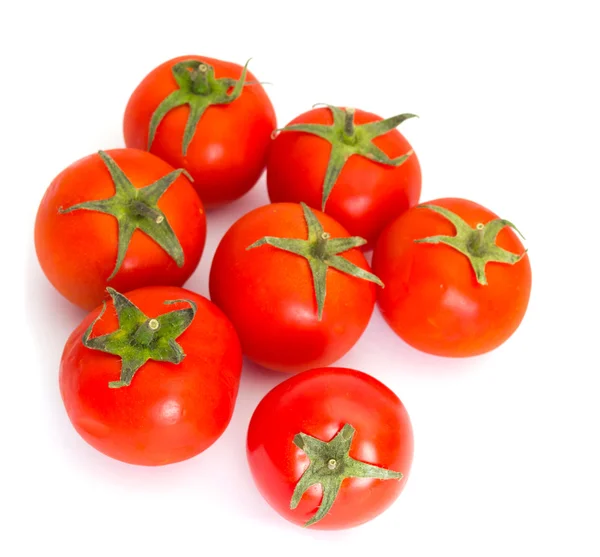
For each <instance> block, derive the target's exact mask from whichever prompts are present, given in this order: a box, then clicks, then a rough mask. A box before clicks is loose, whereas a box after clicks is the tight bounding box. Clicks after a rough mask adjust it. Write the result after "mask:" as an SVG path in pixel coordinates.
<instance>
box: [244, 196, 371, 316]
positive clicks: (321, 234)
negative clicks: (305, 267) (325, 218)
mask: <svg viewBox="0 0 600 557" xmlns="http://www.w3.org/2000/svg"><path fill="white" fill-rule="evenodd" d="M300 205H301V206H302V210H303V212H304V219H305V220H306V226H307V228H308V238H307V239H306V240H303V239H301V238H277V237H274V236H265V237H264V238H261V239H260V240H257V241H256V242H254V243H253V244H252V245H250V246H248V247H247V248H246V249H254V248H258V247H260V246H264V245H265V244H268V245H269V246H273V247H275V248H278V249H281V250H284V251H288V252H290V253H293V254H296V255H299V256H301V257H304V258H305V259H306V260H307V261H308V264H309V265H310V271H311V274H312V278H313V284H314V288H315V297H316V301H317V313H318V318H319V321H320V320H321V318H322V317H323V308H324V306H325V296H326V289H327V269H328V267H333V268H334V269H337V270H338V271H340V272H342V273H346V274H348V275H351V276H353V277H356V278H358V279H362V280H368V281H370V282H374V283H375V284H378V285H379V286H381V287H383V283H382V282H381V280H379V278H377V277H376V276H375V275H374V274H373V273H370V272H369V271H365V270H364V269H361V268H360V267H358V266H357V265H355V264H354V263H351V262H350V261H348V260H347V259H346V258H344V257H341V256H340V255H339V254H340V253H343V252H345V251H348V250H350V249H352V248H356V247H359V246H362V245H364V244H366V243H367V241H366V240H365V239H364V238H359V237H358V236H352V237H350V238H331V237H330V235H329V234H328V233H327V232H325V230H324V229H323V226H322V225H321V223H320V222H319V220H318V219H317V217H316V216H315V214H314V213H313V212H312V211H311V210H310V209H309V207H308V206H307V205H306V204H305V203H300Z"/></svg>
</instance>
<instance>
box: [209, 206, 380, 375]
mask: <svg viewBox="0 0 600 557" xmlns="http://www.w3.org/2000/svg"><path fill="white" fill-rule="evenodd" d="M364 243H365V241H364V239H362V238H358V237H350V235H349V234H348V232H346V230H345V229H344V228H343V227H342V226H341V225H340V224H338V223H337V222H336V221H335V220H333V219H332V218H331V217H330V216H328V215H325V214H323V213H321V212H320V211H312V210H311V209H310V208H309V207H308V206H306V205H305V204H295V203H275V204H271V205H266V206H264V207H259V208H258V209H255V210H253V211H251V212H250V213H248V214H246V215H245V216H243V217H242V218H241V219H239V220H238V221H237V222H236V223H234V224H233V226H232V227H231V228H230V229H229V230H228V231H227V233H226V234H225V236H224V237H223V238H222V240H221V242H220V243H219V245H218V247H217V250H216V253H215V256H214V259H213V262H212V267H211V271H210V296H211V300H212V301H213V302H215V303H216V304H217V305H218V306H219V307H220V308H221V309H222V310H223V311H224V312H225V314H226V315H227V316H228V317H229V319H231V321H232V323H233V324H234V326H235V328H236V330H237V331H238V334H239V336H240V340H241V342H242V348H243V350H244V353H245V354H246V355H247V356H248V357H249V358H250V359H251V360H253V361H254V362H256V363H258V364H259V365H261V366H264V367H266V368H270V369H274V370H278V371H287V372H296V371H302V370H305V369H307V368H310V367H316V366H325V365H329V364H331V363H333V362H335V361H336V360H338V359H339V358H341V357H342V356H343V355H344V354H346V352H348V351H349V350H350V349H351V348H352V346H354V344H355V343H356V341H358V339H359V338H360V336H361V335H362V333H363V332H364V330H365V329H366V327H367V324H368V323H369V319H370V317H371V314H372V312H373V309H374V305H375V289H376V288H377V285H381V281H380V280H379V279H378V278H377V277H376V276H374V275H373V274H372V273H371V272H370V268H369V264H368V263H367V261H366V259H365V258H364V256H363V254H362V252H361V251H360V250H359V249H356V248H358V247H360V246H362V245H363V244H364Z"/></svg>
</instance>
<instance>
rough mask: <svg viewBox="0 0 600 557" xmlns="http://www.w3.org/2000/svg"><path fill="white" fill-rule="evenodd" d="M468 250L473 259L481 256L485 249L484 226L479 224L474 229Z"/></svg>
mask: <svg viewBox="0 0 600 557" xmlns="http://www.w3.org/2000/svg"><path fill="white" fill-rule="evenodd" d="M469 248H470V250H471V252H472V253H473V255H474V256H475V257H479V256H481V254H482V253H483V251H484V249H485V224H482V223H479V224H478V225H477V226H476V227H475V234H473V236H472V241H471V245H470V246H469Z"/></svg>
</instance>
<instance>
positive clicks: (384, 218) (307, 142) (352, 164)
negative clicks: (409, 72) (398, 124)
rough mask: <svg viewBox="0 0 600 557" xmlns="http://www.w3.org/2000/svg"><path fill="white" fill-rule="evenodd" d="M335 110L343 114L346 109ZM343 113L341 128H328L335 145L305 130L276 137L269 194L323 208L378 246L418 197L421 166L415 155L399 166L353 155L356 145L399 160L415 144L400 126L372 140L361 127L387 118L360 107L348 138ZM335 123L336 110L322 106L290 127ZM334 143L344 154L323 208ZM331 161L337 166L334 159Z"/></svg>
mask: <svg viewBox="0 0 600 557" xmlns="http://www.w3.org/2000/svg"><path fill="white" fill-rule="evenodd" d="M335 110H337V111H339V112H340V113H342V112H343V111H342V110H341V109H335ZM405 116H406V117H409V116H412V115H405ZM343 117H344V116H343V115H341V116H339V118H337V119H338V120H339V121H340V122H339V124H338V125H337V127H335V126H334V128H333V130H334V131H332V132H327V133H332V138H333V139H332V140H331V141H332V143H330V142H329V141H328V140H327V139H324V138H323V137H319V136H317V135H314V134H311V133H306V132H297V131H291V130H290V131H282V132H280V133H279V134H278V135H277V137H276V138H275V140H274V141H273V143H272V145H271V149H270V152H269V158H268V162H267V186H268V190H269V197H270V199H271V201H272V202H280V201H292V202H300V201H304V202H305V203H307V204H308V205H310V206H311V207H314V208H315V209H320V210H322V211H323V210H324V211H325V213H327V214H328V215H331V216H332V217H333V218H334V219H336V220H337V221H338V222H339V223H340V224H341V225H342V226H344V228H346V230H348V232H349V233H350V234H353V235H357V236H361V237H362V238H365V239H366V240H367V242H368V247H373V246H372V243H373V242H374V241H375V240H376V239H377V236H378V235H379V233H380V232H381V230H382V229H383V228H384V227H385V226H386V224H388V223H389V222H390V221H391V220H393V219H394V218H395V217H397V216H398V215H400V214H402V213H403V212H404V211H406V210H407V209H408V208H409V207H412V206H413V205H415V204H416V203H417V202H418V201H419V195H420V193H421V168H420V166H419V161H418V159H417V156H416V154H414V153H412V154H411V155H410V156H409V157H408V158H407V159H406V161H405V162H403V163H402V164H400V165H399V166H390V165H386V164H382V163H379V162H374V161H373V160H370V159H368V158H366V157H365V156H361V155H360V154H356V153H354V154H353V155H352V156H349V153H353V152H354V151H356V150H357V148H358V150H362V151H369V152H372V151H373V150H374V149H375V150H376V148H379V149H380V150H381V151H382V152H383V153H382V154H383V156H387V157H388V158H390V159H394V158H398V157H402V156H403V155H406V154H407V153H410V152H411V151H412V148H411V146H410V144H409V143H408V141H407V140H406V139H405V138H404V136H403V135H402V134H401V133H400V132H399V131H398V130H396V129H393V128H389V126H388V127H387V129H389V130H390V131H387V133H384V134H383V135H380V136H378V137H375V138H373V139H372V142H371V140H370V136H368V137H367V136H366V134H365V133H363V132H364V130H363V129H362V127H361V126H362V125H363V124H366V123H370V122H381V121H382V119H381V118H380V117H379V116H377V115H375V114H371V113H370V112H364V111H362V110H356V111H355V114H354V123H355V126H354V133H353V134H350V135H347V136H345V134H344V132H343V122H342V120H343ZM390 120H391V119H390ZM333 122H334V119H333V116H332V112H331V109H329V108H317V109H314V110H310V111H309V112H305V113H304V114H301V115H300V116H298V117H297V118H295V119H294V120H292V121H291V122H290V123H289V124H288V126H286V127H291V128H293V126H295V125H298V124H320V125H321V126H328V127H329V126H331V125H332V123H333ZM337 128H340V129H337ZM321 129H322V128H321ZM329 129H330V130H332V128H329ZM284 130H285V128H284ZM325 131H326V130H325ZM344 137H347V138H348V143H349V144H346V143H345V142H344ZM357 137H358V138H359V139H358V140H357ZM332 144H333V145H334V146H335V151H336V152H337V153H339V157H341V159H340V160H338V163H337V166H338V167H339V166H340V163H341V164H342V165H343V166H342V167H341V172H340V174H339V176H338V177H337V179H336V180H335V183H334V185H333V188H332V189H331V193H330V194H329V197H328V198H327V201H326V204H325V208H324V209H323V201H324V199H323V190H324V183H325V181H326V175H327V169H328V164H329V162H330V160H332V161H333V157H332V152H333V150H334V149H333V148H332ZM374 146H375V147H374ZM381 151H380V154H381ZM346 155H348V156H349V158H348V159H347V162H345V164H344V163H343V157H344V156H346ZM332 164H334V166H335V161H334V162H333V163H332Z"/></svg>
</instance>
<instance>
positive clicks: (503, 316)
mask: <svg viewBox="0 0 600 557" xmlns="http://www.w3.org/2000/svg"><path fill="white" fill-rule="evenodd" d="M429 204H432V205H438V206H440V207H445V208H446V209H449V210H450V211H452V212H454V213H456V214H457V215H459V216H460V217H462V218H463V219H464V220H465V221H466V222H467V223H468V224H469V225H470V226H472V227H475V226H476V225H477V224H478V223H483V224H485V223H487V222H489V221H491V220H493V219H496V218H498V217H497V215H495V214H494V213H492V212H491V211H490V210H488V209H486V208H485V207H482V206H481V205H478V204H476V203H474V202H472V201H469V200H465V199H458V198H446V199H438V200H435V201H431V202H430V203H429ZM436 235H450V236H453V235H455V229H454V226H453V225H452V224H451V223H450V222H449V221H448V220H446V219H445V218H444V217H443V216H441V215H440V214H438V213H434V212H433V211H430V210H428V209H425V208H417V207H416V208H414V209H411V210H410V211H408V212H406V213H405V214H404V215H403V216H401V217H399V218H398V219H397V220H395V221H394V222H393V223H392V224H391V225H390V226H388V227H387V228H386V230H385V231H384V232H383V233H382V234H381V236H380V238H379V241H378V242H377V245H376V247H375V250H374V252H373V268H374V270H375V272H376V273H378V276H379V277H380V278H381V279H382V280H383V281H384V283H385V285H386V287H385V292H383V291H381V292H379V293H378V304H379V307H380V309H381V313H382V315H383V317H384V318H385V320H386V321H387V322H388V324H389V325H390V326H391V327H392V329H393V330H394V331H395V332H396V333H397V334H398V335H399V336H400V337H401V338H402V339H403V340H404V341H406V342H407V343H408V344H410V345H411V346H413V347H415V348H417V349H419V350H422V351H423V352H427V353H430V354H435V355H438V356H451V357H466V356H475V355H479V354H484V353H486V352H489V351H491V350H493V349H494V348H496V347H498V346H500V345H501V344H502V343H503V342H505V341H506V340H507V339H508V338H509V337H510V336H511V335H512V334H513V333H514V331H515V330H516V329H517V327H518V326H519V324H520V323H521V320H522V319H523V317H524V315H525V312H526V310H527V305H528V302H529V296H530V292H531V266H530V263H529V257H528V256H527V255H525V256H524V257H523V258H522V259H521V260H520V261H519V262H517V263H516V264H514V265H512V266H511V265H507V264H502V263H494V262H490V263H488V264H487V266H486V275H487V280H488V284H487V285H481V284H479V283H478V282H477V280H476V277H475V273H474V272H473V269H472V268H471V265H470V262H469V260H468V258H467V257H466V256H465V255H463V254H461V253H460V252H458V251H456V250H454V249H453V248H451V247H449V246H447V245H443V244H437V245H433V244H416V243H415V242H414V240H416V239H419V238H426V237H428V236H436ZM496 244H497V245H498V246H500V247H501V248H504V249H506V250H508V251H511V252H513V253H517V254H521V253H523V252H524V251H525V249H524V247H523V245H522V243H521V241H520V240H519V238H518V237H517V235H516V234H515V232H514V231H513V230H511V229H509V228H504V229H503V230H502V231H501V232H500V234H499V235H498V238H497V241H496Z"/></svg>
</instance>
